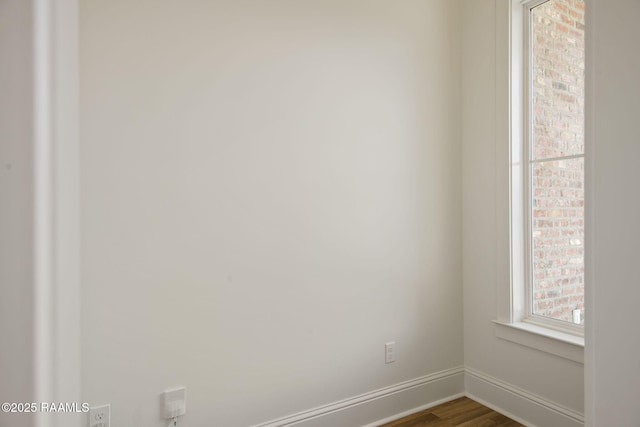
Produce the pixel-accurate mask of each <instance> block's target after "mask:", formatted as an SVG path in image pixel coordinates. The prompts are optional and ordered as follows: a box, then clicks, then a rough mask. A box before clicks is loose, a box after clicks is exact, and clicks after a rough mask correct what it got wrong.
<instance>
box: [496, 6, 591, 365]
mask: <svg viewBox="0 0 640 427" xmlns="http://www.w3.org/2000/svg"><path fill="white" fill-rule="evenodd" d="M546 1H548V0H508V1H505V2H497V3H496V132H497V134H496V164H498V165H500V164H505V162H508V164H509V167H508V174H500V175H499V176H498V177H497V178H496V186H497V188H498V190H503V191H504V193H502V194H505V197H498V200H497V206H496V209H497V212H508V214H507V215H506V217H502V216H501V214H499V215H498V218H497V220H498V223H499V224H508V227H505V229H503V232H501V234H500V235H499V236H498V248H497V249H498V257H499V258H500V259H501V260H499V261H498V262H499V264H498V271H499V272H500V273H505V274H504V275H501V278H500V279H501V280H499V282H498V298H497V302H498V317H497V319H496V320H495V324H496V336H498V337H499V338H503V339H506V340H509V341H513V342H516V343H519V344H522V345H525V346H528V347H532V348H536V349H538V350H541V351H545V352H548V353H551V354H555V355H557V356H561V357H564V358H567V359H570V360H573V361H576V362H579V363H583V361H584V359H583V353H584V328H583V327H582V326H581V325H573V324H570V323H567V322H563V321H559V320H555V319H550V318H546V317H543V316H539V315H533V310H532V305H531V299H532V297H531V296H530V295H531V292H530V287H529V286H530V285H529V283H530V280H528V279H527V278H528V277H530V276H531V275H530V269H531V267H530V265H531V264H530V261H529V262H527V260H530V259H531V258H530V250H529V247H530V245H529V235H530V225H529V224H530V223H531V222H530V203H529V202H528V199H529V190H528V185H529V178H528V175H529V159H528V155H527V153H528V151H529V150H528V144H529V140H530V131H529V129H530V126H529V121H530V120H529V117H530V116H529V104H530V101H529V99H530V98H529V93H530V79H529V71H528V70H529V64H530V62H531V56H530V55H531V53H530V43H529V39H530V37H529V36H528V35H529V34H530V24H529V23H530V11H531V9H533V8H534V7H536V6H539V5H541V4H543V3H545V2H546ZM525 53H526V54H525ZM525 148H527V149H525ZM503 259H506V260H508V262H505V261H502V260H503Z"/></svg>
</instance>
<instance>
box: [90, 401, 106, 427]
mask: <svg viewBox="0 0 640 427" xmlns="http://www.w3.org/2000/svg"><path fill="white" fill-rule="evenodd" d="M110 426H111V405H102V406H96V407H94V408H91V409H89V427H110Z"/></svg>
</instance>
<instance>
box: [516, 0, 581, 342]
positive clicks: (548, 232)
mask: <svg viewBox="0 0 640 427" xmlns="http://www.w3.org/2000/svg"><path fill="white" fill-rule="evenodd" d="M523 13H524V28H523V29H524V34H523V36H524V44H523V45H524V46H525V49H524V53H525V55H523V56H524V58H522V59H523V63H524V73H523V77H524V78H523V80H522V81H523V83H524V84H523V85H522V86H523V89H524V91H523V95H524V96H523V99H524V102H523V121H522V130H523V132H522V134H521V136H522V138H520V139H519V140H518V141H517V142H518V144H519V147H518V148H517V149H515V150H513V151H514V153H515V154H517V155H518V156H519V157H520V158H519V159H518V160H519V162H521V163H519V164H522V165H524V166H523V167H522V168H519V169H517V170H514V171H512V173H515V174H519V175H520V177H519V178H517V177H514V178H513V179H512V185H518V186H520V185H521V186H522V190H519V189H516V190H515V193H516V197H512V202H513V203H514V204H515V203H522V207H516V206H512V212H513V214H514V215H521V216H522V219H521V220H519V221H517V220H514V221H513V224H514V226H517V227H522V231H521V232H520V231H518V232H515V233H512V234H513V237H514V238H516V239H517V238H518V236H520V237H521V241H519V242H518V243H517V245H514V247H516V246H521V247H520V250H519V251H517V252H518V254H514V257H516V256H517V257H520V256H521V257H522V258H523V262H522V265H521V266H520V268H518V269H517V270H518V271H519V272H520V273H519V274H521V275H522V280H521V281H522V286H523V288H524V292H523V294H524V306H523V313H522V318H523V320H525V321H529V322H536V323H541V324H544V325H545V326H549V327H554V328H559V329H565V330H569V331H571V332H574V333H577V334H580V333H581V329H582V328H581V327H580V326H579V325H581V324H582V323H583V321H584V315H585V310H584V69H585V62H584V52H585V49H584V0H546V1H540V0H538V1H530V2H526V3H525V4H524V10H523ZM520 191H522V193H521V194H519V193H520ZM514 231H515V230H514ZM514 271H515V269H514ZM514 277H515V276H514Z"/></svg>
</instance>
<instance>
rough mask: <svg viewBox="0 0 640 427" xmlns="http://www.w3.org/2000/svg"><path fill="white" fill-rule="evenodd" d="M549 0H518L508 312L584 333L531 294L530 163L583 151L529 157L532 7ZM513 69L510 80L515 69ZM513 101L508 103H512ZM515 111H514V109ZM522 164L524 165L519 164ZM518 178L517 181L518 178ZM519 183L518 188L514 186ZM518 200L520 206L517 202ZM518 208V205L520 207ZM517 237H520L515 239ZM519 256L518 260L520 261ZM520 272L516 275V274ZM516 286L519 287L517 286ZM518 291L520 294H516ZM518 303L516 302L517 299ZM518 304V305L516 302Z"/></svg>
mask: <svg viewBox="0 0 640 427" xmlns="http://www.w3.org/2000/svg"><path fill="white" fill-rule="evenodd" d="M548 1H550V0H528V1H526V0H525V1H521V2H520V4H521V5H522V30H523V31H522V47H523V51H522V52H523V54H522V63H523V64H522V73H521V74H520V78H521V79H522V81H521V82H517V81H513V82H512V84H514V89H516V90H517V85H518V83H519V85H520V86H521V90H522V103H521V104H520V105H521V106H522V121H521V125H522V132H521V135H520V136H521V138H520V140H518V139H514V140H513V141H512V142H513V146H512V171H511V173H512V176H511V182H512V195H511V197H512V239H513V241H512V292H513V295H514V300H513V301H514V303H516V304H514V307H512V314H513V316H514V320H519V321H523V322H527V323H531V324H535V325H538V326H543V327H546V328H550V329H554V330H558V331H561V332H566V333H570V334H573V335H577V336H584V326H583V325H578V324H574V323H570V322H566V321H563V320H558V319H553V318H550V317H546V316H542V315H538V314H535V313H534V307H533V303H534V298H533V250H532V248H533V237H532V236H533V235H532V231H533V222H532V221H533V215H532V207H533V191H532V178H533V177H532V173H533V166H534V165H535V164H536V163H540V162H551V161H554V160H568V159H574V158H584V153H582V154H576V155H569V156H558V157H552V158H544V159H533V156H532V148H533V126H532V121H533V120H532V118H533V116H532V111H533V109H532V96H531V94H532V93H533V87H532V86H533V79H532V72H531V70H532V64H533V49H532V47H533V46H532V28H531V27H532V25H531V17H532V9H533V8H535V7H537V6H540V5H542V4H544V3H546V2H548ZM513 71H514V76H512V77H514V80H515V72H517V70H513ZM513 106H515V104H512V107H513ZM514 113H516V114H517V111H514ZM514 130H515V133H512V138H514V137H516V138H517V129H514ZM522 165H524V167H523V166H522ZM518 181H520V182H518ZM518 187H519V188H518ZM518 204H520V206H521V208H520V207H519V206H518ZM520 209H522V210H521V211H520ZM518 239H520V241H519V242H518ZM520 260H522V261H520ZM518 276H520V277H518ZM517 287H520V289H521V291H520V290H519V289H518V288H517ZM520 293H521V294H520ZM518 298H519V299H521V300H522V303H518V302H517V299H518ZM520 304H521V305H520Z"/></svg>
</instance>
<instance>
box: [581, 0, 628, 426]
mask: <svg viewBox="0 0 640 427" xmlns="http://www.w3.org/2000/svg"><path fill="white" fill-rule="evenodd" d="M587 6H588V7H589V8H590V9H588V11H590V12H591V13H590V14H589V15H588V16H587V17H588V22H587V25H589V27H588V28H590V29H591V32H592V34H591V37H590V38H589V39H588V40H587V61H588V71H589V72H590V74H589V73H588V74H587V78H588V83H587V84H588V87H587V88H588V91H587V114H588V118H587V124H588V128H587V143H588V148H587V149H588V150H590V152H591V153H592V155H591V162H590V164H589V166H590V167H591V177H592V178H593V179H592V180H591V182H590V184H591V188H592V190H591V191H590V192H589V196H590V198H591V200H589V199H587V203H588V209H589V210H588V211H587V212H588V214H589V213H590V214H591V216H590V217H591V220H590V221H589V224H588V228H587V239H588V240H587V242H588V243H589V244H590V246H591V248H592V249H591V251H589V252H588V254H587V256H588V261H590V262H589V269H588V271H587V280H588V282H587V284H591V285H592V286H591V287H589V290H588V292H589V293H588V294H587V297H588V303H589V312H588V314H587V320H588V323H587V360H586V365H585V366H586V374H587V405H588V411H587V417H588V418H587V425H589V426H604V425H615V426H621V427H622V426H624V427H627V426H628V427H631V426H637V425H639V424H640V405H638V391H637V390H638V384H639V383H640V365H639V364H638V354H640V341H639V340H638V328H637V324H638V322H637V315H636V313H637V302H638V300H640V287H639V286H638V285H639V284H640V280H639V279H638V272H637V264H638V257H639V255H640V251H638V241H639V240H640V226H639V225H638V218H640V195H639V193H638V191H637V183H638V181H639V180H640V169H639V168H638V166H637V160H638V159H639V158H640V137H639V134H638V115H639V112H640V81H639V80H638V75H640V53H639V52H638V48H637V42H638V40H640V28H639V27H638V19H640V2H638V1H637V0H615V1H610V0H607V1H603V0H591V1H590V2H589V3H588V4H587Z"/></svg>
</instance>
